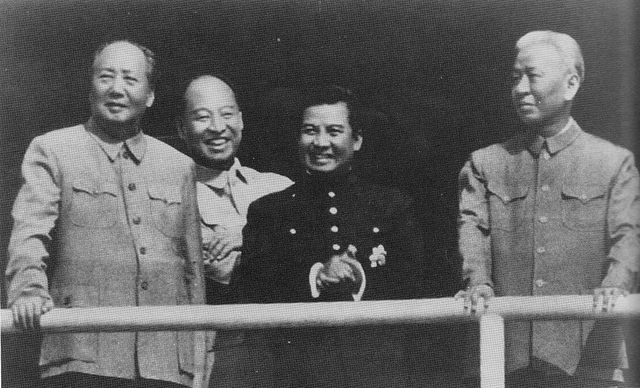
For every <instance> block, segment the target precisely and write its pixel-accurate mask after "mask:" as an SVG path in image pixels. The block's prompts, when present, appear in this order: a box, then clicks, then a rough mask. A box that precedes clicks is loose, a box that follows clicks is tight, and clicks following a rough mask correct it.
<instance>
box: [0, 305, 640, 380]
mask: <svg viewBox="0 0 640 388" xmlns="http://www.w3.org/2000/svg"><path fill="white" fill-rule="evenodd" d="M0 314H1V319H2V324H1V326H0V330H1V331H2V334H11V333H17V332H19V330H18V329H17V328H16V327H15V326H14V325H13V319H12V315H11V311H10V310H2V311H0ZM631 318H640V294H632V295H629V296H626V297H624V298H620V299H619V300H618V302H617V303H616V306H615V308H614V309H613V310H612V311H609V312H606V313H603V312H596V311H594V308H593V298H592V297H591V296H588V295H558V296H541V297H499V298H493V299H492V300H491V302H490V305H489V308H488V309H487V310H486V311H481V312H480V313H479V314H476V315H475V316H469V315H468V314H465V312H464V311H463V302H462V300H454V299H453V298H439V299H415V300H398V301H366V302H324V303H277V304H245V305H218V306H203V305H197V306H141V307H96V308H93V307H87V308H70V309H63V308H60V309H54V310H52V311H50V312H49V313H47V314H45V315H43V316H42V319H41V330H42V332H44V333H61V332H97V331H112V332H113V331H157V330H194V331H196V330H205V329H207V330H211V329H214V330H215V329H264V328H276V327H328V326H358V325H365V324H366V325H388V324H405V323H436V322H464V321H473V320H478V321H479V322H480V345H481V346H480V370H481V372H480V375H481V386H482V387H483V388H484V387H491V388H497V387H503V386H504V323H503V322H504V321H513V320H519V321H523V320H524V321H529V320H584V319H615V320H621V319H631Z"/></svg>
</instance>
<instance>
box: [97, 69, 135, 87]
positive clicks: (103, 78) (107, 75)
mask: <svg viewBox="0 0 640 388" xmlns="http://www.w3.org/2000/svg"><path fill="white" fill-rule="evenodd" d="M116 77H117V76H116V74H115V73H111V72H103V73H100V74H98V80H100V82H101V83H108V82H111V81H112V80H114V79H115V78H116ZM122 79H123V80H124V81H125V82H126V83H127V84H128V85H131V86H133V85H136V84H137V83H138V82H139V79H138V78H137V77H134V76H132V75H130V74H125V75H124V76H123V77H122Z"/></svg>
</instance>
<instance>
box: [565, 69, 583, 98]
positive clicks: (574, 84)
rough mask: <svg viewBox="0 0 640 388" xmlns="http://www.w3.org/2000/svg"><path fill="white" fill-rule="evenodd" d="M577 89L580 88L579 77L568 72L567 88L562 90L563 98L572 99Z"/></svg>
mask: <svg viewBox="0 0 640 388" xmlns="http://www.w3.org/2000/svg"><path fill="white" fill-rule="evenodd" d="M578 89H580V77H578V75H577V74H575V73H573V74H570V75H569V78H567V88H566V89H565V91H564V100H565V101H572V100H573V98H574V97H575V96H576V93H578Z"/></svg>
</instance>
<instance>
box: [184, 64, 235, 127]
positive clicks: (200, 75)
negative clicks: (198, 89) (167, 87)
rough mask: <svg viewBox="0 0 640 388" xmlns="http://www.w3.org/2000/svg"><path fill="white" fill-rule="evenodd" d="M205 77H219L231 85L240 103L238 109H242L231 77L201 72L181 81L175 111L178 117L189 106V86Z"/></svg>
mask: <svg viewBox="0 0 640 388" xmlns="http://www.w3.org/2000/svg"><path fill="white" fill-rule="evenodd" d="M203 77H213V78H217V79H219V80H220V81H222V82H224V83H225V84H227V86H229V88H230V89H231V90H232V91H233V95H234V97H235V99H236V105H238V110H242V109H241V107H240V102H239V101H238V95H237V94H236V88H235V87H234V85H233V82H231V81H230V80H229V78H227V77H226V76H225V75H224V74H221V73H210V72H199V73H193V74H191V75H188V76H186V77H185V78H183V80H182V81H181V82H180V87H179V88H178V90H179V91H180V96H179V98H178V104H177V106H176V111H175V115H176V117H177V118H180V117H181V116H182V115H183V114H184V110H185V109H186V107H187V101H186V99H185V94H186V93H187V89H189V86H191V84H192V83H193V81H195V80H197V79H200V78H203Z"/></svg>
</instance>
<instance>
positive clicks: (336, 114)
mask: <svg viewBox="0 0 640 388" xmlns="http://www.w3.org/2000/svg"><path fill="white" fill-rule="evenodd" d="M361 146H362V136H360V135H359V134H355V133H354V131H353V129H352V128H351V125H350V124H349V109H348V108H347V104H346V103H344V102H338V103H335V104H330V105H315V106H310V107H308V108H307V109H305V111H304V114H303V117H302V127H301V129H300V137H299V139H298V150H299V155H300V159H301V161H302V163H303V165H304V166H305V167H306V168H307V170H309V171H310V172H314V171H315V172H322V173H334V172H345V171H348V170H349V167H350V166H351V161H352V159H353V155H354V153H355V152H356V151H359V150H360V147H361Z"/></svg>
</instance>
